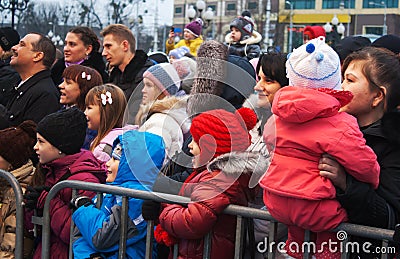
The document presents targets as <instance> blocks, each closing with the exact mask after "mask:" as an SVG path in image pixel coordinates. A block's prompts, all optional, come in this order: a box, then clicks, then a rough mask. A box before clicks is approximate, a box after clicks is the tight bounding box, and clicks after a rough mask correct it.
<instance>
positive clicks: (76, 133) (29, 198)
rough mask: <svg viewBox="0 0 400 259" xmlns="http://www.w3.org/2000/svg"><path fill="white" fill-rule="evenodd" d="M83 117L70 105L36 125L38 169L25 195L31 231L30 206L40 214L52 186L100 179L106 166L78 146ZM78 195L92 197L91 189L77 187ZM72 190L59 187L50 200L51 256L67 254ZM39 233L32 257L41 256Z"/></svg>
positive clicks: (27, 223) (26, 217)
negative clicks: (83, 189) (81, 189)
mask: <svg viewBox="0 0 400 259" xmlns="http://www.w3.org/2000/svg"><path fill="white" fill-rule="evenodd" d="M86 128H87V123H86V117H85V115H84V114H83V112H82V111H81V110H79V109H77V108H74V107H73V108H70V109H66V110H62V111H59V112H56V113H52V114H49V115H47V116H46V117H44V118H43V119H42V120H41V121H40V122H39V123H38V126H37V129H36V132H37V133H36V136H37V142H36V145H35V146H34V150H35V151H36V154H37V155H38V157H39V166H38V168H39V169H38V171H36V172H35V175H34V177H33V179H32V186H28V188H27V191H26V192H25V195H24V202H25V207H26V210H25V227H26V228H27V231H30V232H31V231H32V229H33V225H32V223H31V218H32V215H33V211H32V210H33V209H36V210H37V211H38V214H39V215H40V214H41V213H42V211H43V207H44V204H45V200H46V197H47V195H48V193H49V190H50V188H51V187H53V186H54V185H55V184H57V183H58V182H61V181H63V180H78V181H84V182H93V183H103V182H104V181H105V179H106V170H105V167H104V166H103V164H102V163H101V162H100V161H98V160H97V159H96V158H95V157H94V156H93V154H92V152H90V151H88V150H83V149H82V150H81V147H82V144H83V141H84V140H85V135H86ZM79 194H81V195H87V196H91V197H93V196H94V195H95V193H94V192H91V191H79ZM71 199H72V190H71V189H70V188H65V189H62V190H61V191H59V192H58V193H57V194H56V195H55V196H54V197H53V198H52V199H51V201H50V207H49V212H50V221H51V223H50V226H45V227H50V230H51V234H50V247H49V249H50V257H51V258H54V259H56V258H57V259H59V258H68V246H69V242H70V241H69V240H70V239H69V238H70V228H71V226H70V223H71V214H72V213H71V209H70V208H69V204H70V201H71ZM41 240H42V239H41V236H40V235H39V236H38V237H37V241H38V242H39V243H38V246H37V247H36V248H35V253H34V257H33V258H35V259H36V258H37V259H39V258H41V251H42V244H41Z"/></svg>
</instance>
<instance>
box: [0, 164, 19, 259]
mask: <svg viewBox="0 0 400 259" xmlns="http://www.w3.org/2000/svg"><path fill="white" fill-rule="evenodd" d="M0 178H4V179H6V180H7V182H8V183H9V184H10V185H11V187H12V188H13V190H14V194H15V207H16V228H15V235H16V236H15V252H14V254H15V258H23V257H24V207H23V205H24V204H23V194H22V188H21V185H19V183H18V181H17V179H16V178H15V176H14V175H13V174H11V173H10V172H7V171H4V170H1V169H0Z"/></svg>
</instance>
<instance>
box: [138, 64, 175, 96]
mask: <svg viewBox="0 0 400 259" xmlns="http://www.w3.org/2000/svg"><path fill="white" fill-rule="evenodd" d="M143 78H147V79H149V80H151V81H152V82H153V83H154V84H155V85H156V86H157V87H158V88H159V89H160V90H161V91H162V92H163V93H164V94H166V95H175V94H176V93H177V92H178V91H179V87H180V85H181V83H180V82H181V80H180V78H179V75H178V73H177V72H176V70H175V68H174V66H172V65H171V64H169V63H161V64H157V65H154V66H151V67H149V68H148V69H147V70H146V71H145V72H144V73H143Z"/></svg>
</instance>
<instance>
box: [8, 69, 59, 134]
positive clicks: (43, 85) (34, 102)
mask: <svg viewBox="0 0 400 259" xmlns="http://www.w3.org/2000/svg"><path fill="white" fill-rule="evenodd" d="M59 102H60V94H59V91H58V89H57V88H56V87H55V85H54V83H53V80H52V79H51V76H50V70H42V71H40V72H38V73H36V74H35V75H33V76H32V77H31V78H29V79H28V80H27V81H26V82H24V83H23V84H22V85H21V86H20V87H19V88H18V90H15V89H13V95H12V98H11V99H10V102H8V104H7V106H6V110H3V111H1V112H0V129H5V128H8V127H10V126H17V125H19V124H20V123H21V122H23V121H25V120H33V121H35V122H36V123H38V122H39V121H40V120H41V119H42V118H43V117H45V116H46V115H47V114H50V113H53V112H56V111H58V110H59V109H60V108H61V107H60V103H59ZM3 108H4V107H3Z"/></svg>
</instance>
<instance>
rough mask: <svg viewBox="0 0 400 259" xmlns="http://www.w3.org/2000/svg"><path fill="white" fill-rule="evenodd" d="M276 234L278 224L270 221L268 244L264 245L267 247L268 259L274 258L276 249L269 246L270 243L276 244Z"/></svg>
mask: <svg viewBox="0 0 400 259" xmlns="http://www.w3.org/2000/svg"><path fill="white" fill-rule="evenodd" d="M277 233H278V222H276V221H271V222H270V225H269V233H268V244H266V245H267V246H268V247H267V249H268V259H274V258H275V253H276V250H275V249H276V247H272V246H270V245H269V244H270V243H271V242H274V243H275V244H276V241H277V237H276V235H277Z"/></svg>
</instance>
